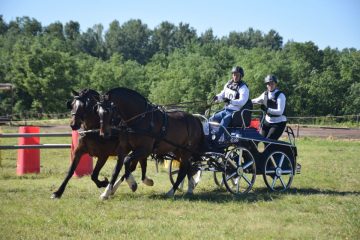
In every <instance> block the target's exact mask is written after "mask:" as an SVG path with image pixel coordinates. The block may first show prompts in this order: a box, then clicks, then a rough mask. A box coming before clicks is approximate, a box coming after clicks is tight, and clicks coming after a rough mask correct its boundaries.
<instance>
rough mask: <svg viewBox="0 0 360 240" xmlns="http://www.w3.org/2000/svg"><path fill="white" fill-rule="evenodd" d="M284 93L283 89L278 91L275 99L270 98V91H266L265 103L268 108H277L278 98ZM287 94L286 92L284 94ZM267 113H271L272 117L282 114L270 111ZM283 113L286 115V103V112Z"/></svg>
mask: <svg viewBox="0 0 360 240" xmlns="http://www.w3.org/2000/svg"><path fill="white" fill-rule="evenodd" d="M281 93H282V94H284V93H283V92H282V91H277V92H276V93H275V95H274V98H273V99H269V96H268V95H269V92H268V91H265V92H264V96H265V97H264V105H265V106H266V107H268V108H275V109H276V108H277V107H278V105H277V99H278V97H279V95H280V94H281ZM284 95H285V94H284ZM267 115H269V116H270V117H280V116H281V115H274V114H270V113H267ZM282 115H285V116H286V105H285V108H284V112H283V114H282Z"/></svg>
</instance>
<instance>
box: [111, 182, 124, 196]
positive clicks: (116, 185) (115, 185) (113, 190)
mask: <svg viewBox="0 0 360 240" xmlns="http://www.w3.org/2000/svg"><path fill="white" fill-rule="evenodd" d="M122 182H123V181H122V180H121V178H119V179H118V180H117V181H116V182H115V184H114V186H113V188H112V190H111V195H114V194H115V192H116V191H117V189H118V188H119V186H120V184H121V183H122Z"/></svg>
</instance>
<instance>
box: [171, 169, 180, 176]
mask: <svg viewBox="0 0 360 240" xmlns="http://www.w3.org/2000/svg"><path fill="white" fill-rule="evenodd" d="M178 173H179V170H174V171H172V172H171V174H172V175H175V174H178Z"/></svg>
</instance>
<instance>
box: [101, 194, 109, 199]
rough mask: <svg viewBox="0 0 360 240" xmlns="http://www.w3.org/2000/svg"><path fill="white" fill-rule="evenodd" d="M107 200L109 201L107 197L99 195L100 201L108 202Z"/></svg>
mask: <svg viewBox="0 0 360 240" xmlns="http://www.w3.org/2000/svg"><path fill="white" fill-rule="evenodd" d="M108 199H109V196H106V195H103V194H101V195H100V200H102V201H105V200H108Z"/></svg>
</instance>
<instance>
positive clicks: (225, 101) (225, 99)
mask: <svg viewBox="0 0 360 240" xmlns="http://www.w3.org/2000/svg"><path fill="white" fill-rule="evenodd" d="M223 101H224V103H230V101H231V100H230V99H228V98H224V99H223Z"/></svg>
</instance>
